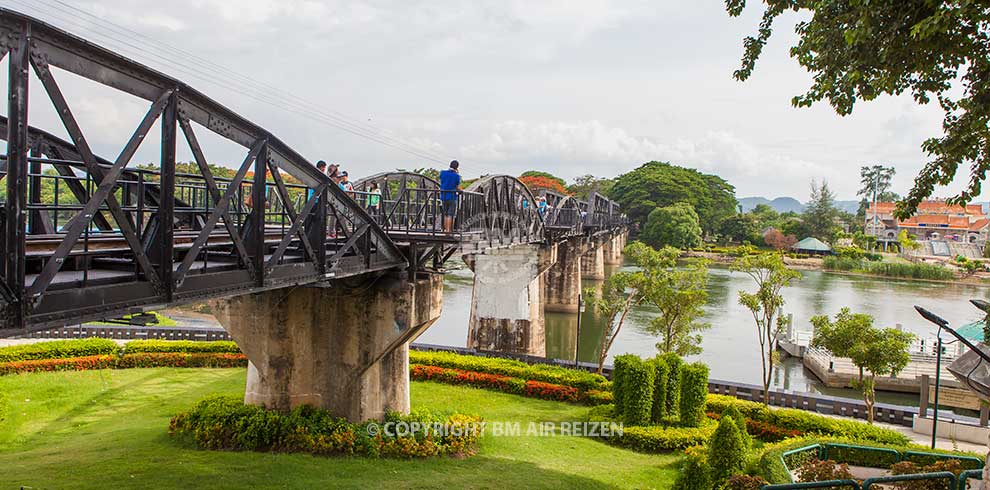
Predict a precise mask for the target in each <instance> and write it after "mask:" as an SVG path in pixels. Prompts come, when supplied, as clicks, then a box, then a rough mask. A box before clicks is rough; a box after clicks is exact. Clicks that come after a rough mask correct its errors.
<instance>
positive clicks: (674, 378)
mask: <svg viewBox="0 0 990 490" xmlns="http://www.w3.org/2000/svg"><path fill="white" fill-rule="evenodd" d="M660 357H661V359H663V360H664V362H665V363H666V364H667V396H666V407H667V408H666V415H667V417H675V416H677V414H678V412H679V411H680V407H681V366H682V365H684V361H683V360H682V359H681V358H680V356H678V355H677V354H674V353H671V352H668V353H666V354H663V355H661V356H660ZM705 390H706V391H707V387H706V388H705Z"/></svg>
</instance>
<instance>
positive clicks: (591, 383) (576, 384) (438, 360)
mask: <svg viewBox="0 0 990 490" xmlns="http://www.w3.org/2000/svg"><path fill="white" fill-rule="evenodd" d="M409 364H422V365H428V366H438V367H444V368H450V369H460V370H463V371H474V372H479V373H489V374H499V375H502V376H510V377H513V378H520V379H525V380H531V381H542V382H544V383H550V384H555V385H563V386H571V387H573V388H577V389H578V390H581V391H588V390H608V389H609V382H608V380H606V379H605V377H604V376H602V375H600V374H594V373H589V372H587V371H582V370H579V369H568V368H563V367H559V366H551V365H547V364H533V365H530V364H526V363H524V362H521V361H516V360H513V359H501V358H497V357H478V356H465V355H461V354H454V353H452V352H422V351H409Z"/></svg>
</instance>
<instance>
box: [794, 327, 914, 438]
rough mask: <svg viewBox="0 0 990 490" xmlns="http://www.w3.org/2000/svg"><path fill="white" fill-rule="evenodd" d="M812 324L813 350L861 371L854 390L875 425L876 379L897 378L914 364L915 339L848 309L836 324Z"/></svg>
mask: <svg viewBox="0 0 990 490" xmlns="http://www.w3.org/2000/svg"><path fill="white" fill-rule="evenodd" d="M811 324H812V325H814V327H815V336H814V338H813V339H812V341H811V345H812V346H813V347H818V348H823V349H826V350H828V351H829V352H831V353H832V354H833V355H836V356H838V357H846V358H849V359H850V360H851V361H852V363H853V365H855V366H856V367H857V368H859V379H858V380H857V381H855V382H854V383H853V387H854V388H857V389H859V390H860V391H862V392H863V402H864V403H865V404H866V410H867V416H866V419H867V421H868V422H869V423H871V424H872V423H873V405H874V404H875V403H876V377H877V376H887V375H891V376H896V375H897V373H899V372H901V371H902V370H903V369H904V368H905V367H906V366H907V365H908V362H910V360H911V356H910V355H909V354H908V347H910V346H911V341H912V340H914V335H913V334H910V333H907V332H902V331H900V330H897V329H895V328H885V329H879V328H876V327H874V326H873V317H872V316H870V315H867V314H864V313H852V312H850V311H849V308H843V309H842V310H840V311H839V313H838V314H837V315H835V322H832V321H831V320H829V318H828V315H818V316H814V317H812V318H811ZM866 373H869V376H867V375H866Z"/></svg>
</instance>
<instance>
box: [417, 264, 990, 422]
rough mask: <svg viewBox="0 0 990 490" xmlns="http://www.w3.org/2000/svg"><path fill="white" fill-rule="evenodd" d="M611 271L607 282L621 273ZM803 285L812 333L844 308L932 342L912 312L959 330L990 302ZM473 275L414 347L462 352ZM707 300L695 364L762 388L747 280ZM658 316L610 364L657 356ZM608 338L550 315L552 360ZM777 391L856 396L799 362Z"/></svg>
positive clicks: (593, 327) (874, 282)
mask: <svg viewBox="0 0 990 490" xmlns="http://www.w3.org/2000/svg"><path fill="white" fill-rule="evenodd" d="M616 269H617V268H616V267H609V268H607V270H606V274H607V275H611V274H613V273H614V272H615V271H616ZM803 274H804V278H803V279H802V280H801V281H798V282H796V283H795V284H794V286H792V287H790V288H787V289H785V290H784V297H785V300H786V305H785V311H786V313H789V314H792V315H793V318H794V326H795V328H798V329H802V330H810V329H811V325H810V323H809V321H808V320H809V318H811V316H813V315H818V314H829V315H834V314H835V313H836V312H838V311H839V309H840V308H841V307H843V306H849V307H851V308H852V309H853V310H854V311H859V312H867V313H870V314H872V315H873V316H874V317H875V318H876V320H877V325H878V326H884V327H885V326H894V325H895V324H898V323H899V324H902V325H903V327H904V329H905V330H908V331H910V332H914V333H916V334H918V335H921V336H925V337H927V336H933V335H934V330H933V329H932V328H931V327H930V324H928V323H927V322H925V321H924V320H922V319H921V318H920V317H918V316H917V314H916V313H915V312H914V310H913V308H912V306H913V305H915V304H920V305H923V306H925V307H926V308H929V309H931V310H932V311H935V312H937V313H939V314H940V315H942V316H943V317H945V318H946V319H948V320H949V321H950V322H951V323H952V324H953V325H960V324H962V323H967V322H970V321H974V320H976V319H978V318H979V312H978V311H977V310H976V309H975V308H973V307H972V306H970V305H969V303H968V300H969V299H970V298H990V294H988V289H987V288H985V287H979V286H969V285H956V284H939V283H923V282H910V281H897V280H890V279H876V278H869V277H861V276H847V275H836V274H830V273H824V272H820V271H804V272H803ZM472 280H473V279H472V274H471V271H470V270H468V269H467V268H461V269H459V270H455V271H454V272H452V273H450V274H448V275H447V277H446V282H445V288H444V306H443V314H442V315H441V317H440V319H439V320H438V321H437V322H436V324H434V325H433V326H432V327H430V329H429V330H427V332H426V333H424V334H423V335H422V336H421V337H420V338H419V339H418V340H417V341H418V342H426V343H434V344H442V345H452V346H464V345H465V342H466V340H467V325H468V320H469V318H468V316H469V314H470V309H471V303H470V302H471V286H472ZM584 285H585V287H594V286H598V287H600V286H601V282H600V281H585V283H584ZM708 289H709V300H708V304H707V305H706V306H705V317H704V320H705V321H707V322H709V323H711V324H712V328H711V329H710V330H708V331H706V332H704V333H703V340H702V347H703V348H704V351H703V352H702V353H701V354H700V355H698V356H695V359H698V360H701V361H703V362H705V363H707V364H708V365H709V366H710V367H711V377H712V378H714V379H724V380H731V381H737V382H743V383H751V384H760V377H761V367H760V357H759V351H758V349H759V344H758V340H757V337H756V329H755V326H754V324H753V318H752V315H751V314H750V312H749V311H748V310H746V309H745V308H744V307H742V306H741V305H739V303H738V300H737V294H738V291H739V290H747V291H752V290H753V289H755V286H754V283H753V282H752V279H750V278H749V276H746V275H745V274H742V273H739V272H736V273H732V272H730V271H729V270H728V269H727V268H724V267H712V268H711V270H710V280H709V288H708ZM654 314H655V312H654V311H651V310H650V309H649V308H647V307H640V308H637V309H636V310H634V311H633V312H631V313H630V315H629V318H628V319H627V322H626V325H625V326H624V327H623V329H622V331H621V332H620V333H619V336H618V338H617V339H616V341H615V344H614V345H613V347H612V350H611V352H610V354H611V355H610V356H609V360H610V359H611V357H612V356H614V355H617V354H622V353H626V352H630V353H634V354H639V355H643V356H652V355H654V354H655V353H656V347H655V344H656V341H657V339H656V338H655V337H654V336H652V335H650V334H648V333H646V332H645V330H644V329H645V327H646V326H647V325H649V321H650V319H651V318H653V316H654ZM603 330H604V319H603V318H602V317H601V316H600V315H598V314H597V313H596V312H595V311H593V308H590V307H589V308H587V310H586V311H585V312H584V313H583V314H582V317H581V332H580V338H578V332H577V314H567V313H547V314H546V339H547V346H546V347H547V356H548V357H552V358H558V359H574V356H575V350H577V351H578V352H577V355H578V358H579V359H580V360H582V361H588V362H596V361H597V355H596V353H597V350H598V347H599V344H600V341H601V336H602V332H603ZM774 386H775V387H778V388H784V389H790V390H796V391H812V392H820V393H826V394H832V395H843V396H855V393H854V392H852V391H850V390H844V389H827V388H824V387H821V386H820V385H819V384H818V382H817V380H816V379H815V378H814V376H813V375H811V374H810V373H808V372H806V371H805V370H804V368H803V366H802V365H801V362H800V360H798V359H787V360H785V361H784V362H783V364H782V365H781V366H780V368H779V370H778V371H777V373H776V374H775V376H774ZM880 401H884V402H890V403H901V404H906V403H916V401H917V396H916V395H896V394H882V395H881V396H880Z"/></svg>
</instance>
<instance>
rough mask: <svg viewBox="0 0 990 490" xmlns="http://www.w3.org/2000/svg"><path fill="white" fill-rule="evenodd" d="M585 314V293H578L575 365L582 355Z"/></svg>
mask: <svg viewBox="0 0 990 490" xmlns="http://www.w3.org/2000/svg"><path fill="white" fill-rule="evenodd" d="M583 315H584V295H582V294H581V293H578V324H577V339H575V341H574V366H575V367H577V365H578V362H579V357H580V355H581V317H582V316H583Z"/></svg>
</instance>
